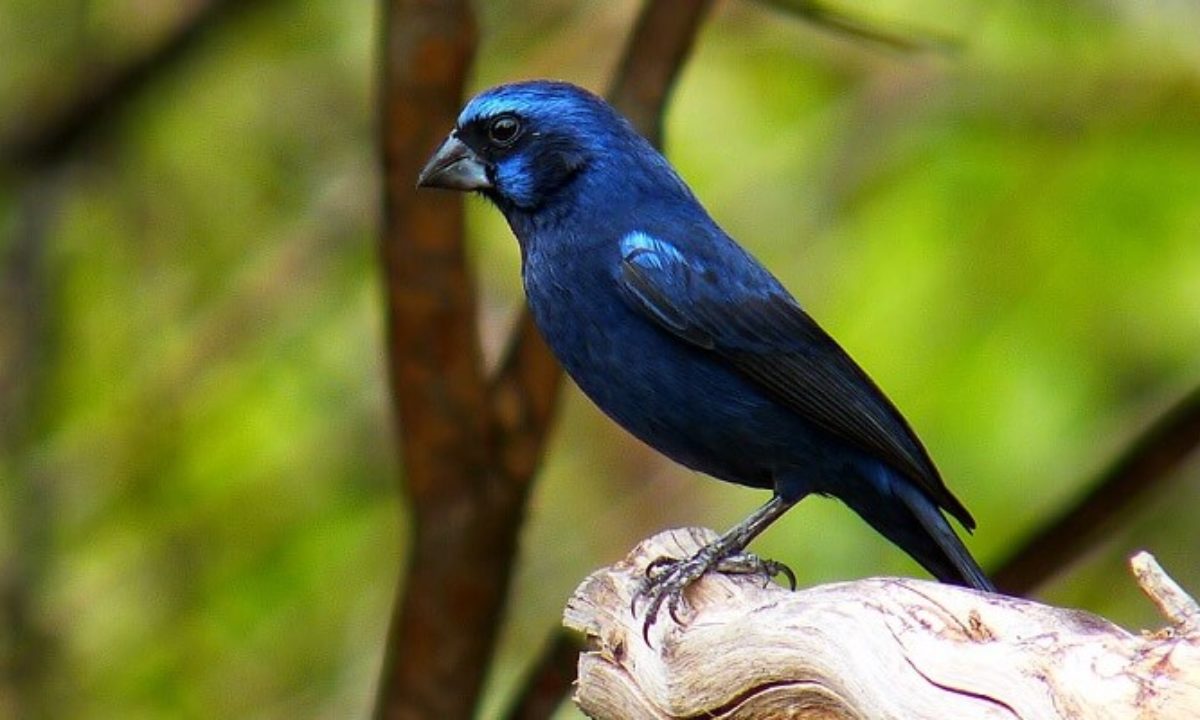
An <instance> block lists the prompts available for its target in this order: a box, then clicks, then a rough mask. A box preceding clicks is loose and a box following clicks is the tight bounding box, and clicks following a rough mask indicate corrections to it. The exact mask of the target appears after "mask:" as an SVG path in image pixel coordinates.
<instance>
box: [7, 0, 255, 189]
mask: <svg viewBox="0 0 1200 720" xmlns="http://www.w3.org/2000/svg"><path fill="white" fill-rule="evenodd" d="M267 4H268V0H206V1H205V2H198V3H190V5H191V6H192V7H191V8H190V9H189V10H187V11H186V12H184V13H183V14H182V17H181V18H180V19H179V21H178V22H177V24H176V25H175V27H174V28H173V29H172V30H171V31H169V32H167V33H165V34H164V35H163V37H161V38H159V39H158V40H157V41H156V42H155V43H154V44H153V45H152V46H151V47H150V48H149V49H148V50H147V51H146V52H145V53H143V54H142V55H140V56H138V57H135V58H133V59H132V60H130V61H128V62H126V63H125V64H124V65H123V66H121V67H119V68H118V69H116V70H114V71H112V72H109V73H107V74H102V75H100V76H99V77H89V78H88V79H87V82H85V83H84V84H83V85H82V87H81V88H80V91H79V94H78V95H76V96H75V97H73V98H72V99H70V100H69V101H67V102H65V103H64V104H62V105H61V106H60V107H59V108H58V109H57V110H56V111H55V112H54V113H52V114H51V115H50V117H46V118H35V119H34V121H33V122H32V123H31V122H27V123H26V124H24V125H22V126H18V127H17V128H16V129H15V130H13V131H12V132H11V133H10V134H9V137H6V138H4V139H0V164H2V165H10V166H16V167H18V168H36V167H44V166H47V165H53V164H55V163H57V162H59V161H61V160H62V159H63V158H66V157H69V156H70V155H72V154H73V153H74V152H75V151H76V150H77V149H78V148H79V146H80V145H81V144H82V143H83V142H85V141H86V140H87V139H88V138H90V137H91V136H92V135H93V134H94V133H95V132H96V131H97V130H99V129H101V128H103V127H105V126H107V125H108V124H109V123H110V122H111V120H112V119H113V117H114V116H116V115H117V114H118V113H119V112H120V111H121V110H122V109H124V108H125V107H127V106H128V105H129V102H130V101H131V100H133V99H134V98H136V97H137V96H139V95H140V94H141V93H142V92H143V91H144V90H145V89H146V88H147V87H148V86H149V85H151V84H152V83H153V82H154V81H156V80H157V79H158V78H160V77H162V76H163V75H164V74H166V73H167V72H168V71H169V70H171V69H174V68H177V67H179V66H180V65H181V64H182V63H183V62H184V61H186V60H187V59H189V58H190V57H191V56H192V54H193V53H194V52H195V51H196V49H197V48H199V47H201V46H202V45H203V44H204V41H205V40H206V39H207V38H209V37H211V36H212V35H213V34H214V33H216V32H218V31H219V30H220V29H222V28H223V27H224V26H225V25H226V24H227V23H228V21H230V20H233V19H235V18H237V17H239V16H240V15H241V14H242V13H243V12H244V11H245V10H247V9H250V8H252V7H256V6H257V7H262V6H265V5H267ZM34 123H36V124H34Z"/></svg>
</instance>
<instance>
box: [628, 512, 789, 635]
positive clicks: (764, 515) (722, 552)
mask: <svg viewBox="0 0 1200 720" xmlns="http://www.w3.org/2000/svg"><path fill="white" fill-rule="evenodd" d="M795 502H796V501H795V500H785V499H784V498H782V497H780V496H779V495H775V496H774V497H772V498H771V500H770V501H769V502H767V503H766V504H765V505H763V506H762V507H760V508H759V509H757V510H755V511H754V512H753V513H752V514H751V515H750V517H748V518H746V519H745V520H743V521H742V522H740V523H738V524H737V525H735V526H734V527H733V528H732V529H730V530H729V532H727V533H725V534H724V535H722V536H721V537H719V538H717V539H716V540H714V541H713V542H711V543H709V544H707V545H705V546H704V547H702V548H700V549H699V550H698V551H696V554H694V555H692V556H691V557H690V558H687V559H685V560H678V559H676V558H667V557H662V558H658V559H657V560H655V561H653V562H651V563H650V564H649V565H648V566H646V579H645V580H644V581H643V582H642V585H641V587H639V588H638V591H637V592H636V593H635V594H634V596H633V603H632V605H631V607H630V609H631V610H632V611H634V612H636V610H637V604H638V601H639V600H642V599H645V600H646V601H647V605H646V621H645V624H644V625H643V626H642V637H643V638H644V639H645V640H646V643H647V644H649V643H650V626H651V625H653V624H654V623H655V621H656V620H657V619H658V612H659V610H661V609H662V606H663V603H666V605H667V611H668V612H669V613H670V614H671V618H672V619H673V620H674V621H675V622H676V623H679V624H683V623H682V621H681V620H680V619H679V608H680V606H681V605H682V604H683V592H684V590H686V589H687V587H688V586H689V585H691V584H692V583H694V582H695V581H696V580H699V579H700V577H701V576H702V575H704V573H706V572H708V571H709V570H713V569H715V570H717V571H719V572H733V573H757V572H762V573H766V574H768V575H771V576H774V575H779V574H784V575H786V576H787V578H788V580H789V581H790V582H791V584H792V587H795V586H796V576H795V575H794V574H793V573H792V571H791V570H790V569H789V568H787V566H785V565H783V564H782V563H777V562H775V561H773V560H762V559H761V558H758V557H756V556H754V555H751V554H750V553H746V552H743V551H744V550H745V548H746V545H748V544H749V543H750V541H751V540H753V539H754V538H755V537H757V536H758V534H759V533H761V532H762V531H763V530H765V529H766V528H767V526H768V525H770V524H771V523H773V522H775V521H776V520H777V519H779V516H780V515H783V514H784V513H785V512H787V509H788V508H790V507H791V506H792V505H794V504H795Z"/></svg>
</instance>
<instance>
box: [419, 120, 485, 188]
mask: <svg viewBox="0 0 1200 720" xmlns="http://www.w3.org/2000/svg"><path fill="white" fill-rule="evenodd" d="M417 187H435V188H446V189H447V190H484V189H486V188H490V187H492V181H491V180H488V176H487V166H486V165H484V162H483V160H481V159H480V157H479V156H478V155H476V154H475V151H474V150H472V149H471V148H469V147H467V146H466V144H465V143H463V141H462V140H459V139H458V138H457V137H455V136H454V133H451V134H450V137H448V138H446V140H445V142H443V143H442V146H441V147H439V148H438V149H437V152H435V153H434V154H433V157H431V158H429V162H427V163H425V167H424V168H423V169H422V170H421V174H420V175H418V176H417Z"/></svg>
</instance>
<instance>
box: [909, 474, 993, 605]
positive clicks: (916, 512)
mask: <svg viewBox="0 0 1200 720" xmlns="http://www.w3.org/2000/svg"><path fill="white" fill-rule="evenodd" d="M892 489H893V492H895V494H896V496H897V497H899V498H900V501H901V502H903V503H904V506H905V507H906V508H907V509H908V510H909V511H910V512H911V513H912V514H913V516H914V517H915V518H916V519H917V522H918V523H919V524H920V525H921V527H922V528H923V529H924V530H925V532H926V533H927V534H928V536H929V538H930V539H932V540H933V542H934V544H936V546H937V550H938V551H940V552H939V553H938V554H940V555H941V556H942V557H941V558H939V559H938V560H936V561H933V558H928V560H930V561H933V562H927V560H926V559H923V558H922V557H920V556H918V555H916V554H914V553H912V551H909V552H910V554H912V555H913V557H914V558H915V559H916V560H917V562H919V563H921V564H922V565H924V566H925V568H926V569H928V570H929V571H930V572H931V573H933V574H934V576H935V577H937V579H938V580H941V581H942V582H950V583H954V584H956V585H966V586H967V587H972V588H975V589H976V590H984V591H986V592H996V586H995V585H993V584H992V581H991V580H989V579H988V576H987V575H985V574H984V572H983V569H982V568H980V567H979V563H977V562H975V558H973V557H971V553H970V552H969V551H968V550H967V548H966V546H965V545H963V543H962V540H960V539H959V537H958V534H957V533H955V532H954V528H952V527H950V523H949V521H947V520H946V516H945V515H943V514H942V511H941V510H939V509H938V507H937V506H936V505H934V503H933V501H932V500H930V499H929V498H928V497H926V495H925V493H923V492H921V491H920V490H919V489H918V488H916V487H913V485H911V484H910V483H907V482H903V481H900V482H895V483H893V488H892ZM905 549H906V550H907V549H908V548H905ZM922 554H923V555H928V551H926V552H925V553H922ZM947 562H948V564H949V566H948V567H947Z"/></svg>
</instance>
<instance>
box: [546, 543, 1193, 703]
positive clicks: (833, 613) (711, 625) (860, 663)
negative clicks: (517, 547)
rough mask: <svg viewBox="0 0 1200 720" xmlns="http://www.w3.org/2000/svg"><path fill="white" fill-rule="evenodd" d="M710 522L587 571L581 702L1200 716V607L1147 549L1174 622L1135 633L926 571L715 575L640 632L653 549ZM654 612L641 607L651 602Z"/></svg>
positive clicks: (577, 624) (1140, 565)
mask: <svg viewBox="0 0 1200 720" xmlns="http://www.w3.org/2000/svg"><path fill="white" fill-rule="evenodd" d="M714 537H715V535H714V534H713V533H712V532H711V531H709V530H700V529H683V530H672V531H667V532H664V533H661V534H659V535H657V536H655V537H653V538H651V539H649V540H647V541H645V542H643V543H642V544H641V545H639V546H638V547H637V548H636V549H634V551H633V552H632V553H631V554H630V556H629V557H628V558H626V559H625V560H624V561H622V562H620V563H617V564H616V565H614V566H612V567H610V568H605V569H603V570H600V571H598V572H596V573H595V574H593V575H592V576H591V577H589V578H588V579H587V580H586V581H585V582H584V583H583V584H582V585H580V587H579V588H578V589H577V590H576V591H575V594H574V596H573V597H572V598H571V601H570V602H569V603H568V605H567V609H566V615H565V622H566V624H567V626H569V627H571V628H574V629H576V630H579V631H582V632H583V633H584V634H585V635H586V636H587V639H588V642H589V646H590V648H591V649H590V650H589V651H587V652H584V653H582V654H581V655H580V658H579V681H578V686H577V688H576V695H575V701H576V702H577V703H578V704H579V706H580V707H581V708H582V709H583V710H584V712H586V713H588V714H589V715H591V716H592V717H596V718H623V719H626V718H679V717H689V718H691V717H716V718H779V717H792V718H905V719H920V718H938V719H941V718H956V719H961V720H967V719H970V718H1008V719H1010V720H1011V719H1012V718H1021V719H1022V720H1031V719H1033V718H1078V719H1081V720H1085V719H1090V718H1112V719H1114V720H1115V719H1117V718H1134V717H1136V718H1179V719H1180V720H1183V719H1184V718H1188V719H1191V720H1194V719H1195V718H1200V612H1198V610H1200V609H1198V608H1197V606H1196V603H1195V601H1194V600H1192V599H1191V598H1190V597H1188V596H1187V594H1186V593H1184V592H1183V591H1182V590H1181V589H1180V588H1179V587H1178V586H1177V585H1175V583H1174V582H1173V581H1172V580H1171V579H1170V578H1168V577H1167V576H1166V575H1165V573H1163V572H1162V569H1161V568H1159V567H1158V566H1157V564H1155V563H1154V561H1153V558H1150V557H1149V556H1148V555H1145V554H1143V555H1139V556H1138V557H1137V558H1135V560H1134V567H1135V576H1136V577H1137V580H1138V583H1139V585H1140V586H1141V587H1142V589H1143V591H1144V592H1145V593H1146V594H1147V595H1148V596H1150V598H1151V599H1152V601H1154V603H1155V604H1156V605H1157V606H1158V607H1160V608H1161V609H1162V610H1163V611H1164V613H1166V614H1167V617H1168V620H1169V621H1170V623H1171V625H1170V627H1167V628H1164V629H1160V630H1156V631H1153V632H1150V633H1141V634H1134V633H1130V632H1127V631H1125V630H1123V629H1121V628H1119V627H1117V626H1116V625H1113V624H1112V623H1110V622H1108V621H1107V620H1104V619H1102V618H1099V617H1096V616H1094V615H1090V614H1088V613H1085V612H1082V611H1078V610H1069V609H1063V608H1054V607H1048V606H1046V605H1041V604H1039V603H1036V602H1032V601H1029V600H1022V599H1018V598H1011V597H1004V596H998V595H986V594H982V593H978V592H975V591H972V590H965V589H962V588H957V587H953V586H949V585H941V584H938V583H933V582H927V581H923V580H912V579H896V578H876V579H869V580H859V581H856V582H847V583H836V584H831V585H823V586H820V587H815V588H810V589H807V590H801V591H798V592H789V591H788V590H785V589H783V588H781V587H779V586H777V585H775V584H773V583H766V582H764V579H763V578H761V577H729V576H723V575H718V574H710V575H708V576H705V577H704V578H703V579H702V580H700V581H699V582H698V583H696V584H695V585H694V586H693V587H691V588H689V590H688V594H687V600H688V611H687V615H686V617H684V618H683V620H684V625H682V626H680V625H676V624H675V623H674V622H672V621H671V620H670V618H669V617H668V616H667V615H666V613H664V614H663V615H662V616H661V617H660V618H659V620H658V623H657V624H655V625H654V626H653V628H652V629H651V632H650V645H647V644H646V643H645V642H644V641H643V640H642V636H641V632H642V620H643V618H642V617H641V615H640V613H639V615H638V616H637V617H635V616H634V615H633V614H632V613H631V612H630V601H631V598H632V594H633V593H634V592H635V591H636V589H637V586H638V583H639V582H640V581H641V579H642V577H643V576H644V572H645V568H646V565H647V563H648V562H650V561H651V560H653V559H654V558H656V557H659V556H662V555H670V556H674V557H683V556H686V555H688V554H690V553H691V552H693V551H695V550H696V549H697V548H698V547H700V546H701V545H702V544H703V543H705V542H707V541H709V540H711V539H712V538H714ZM639 609H640V607H639Z"/></svg>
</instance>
